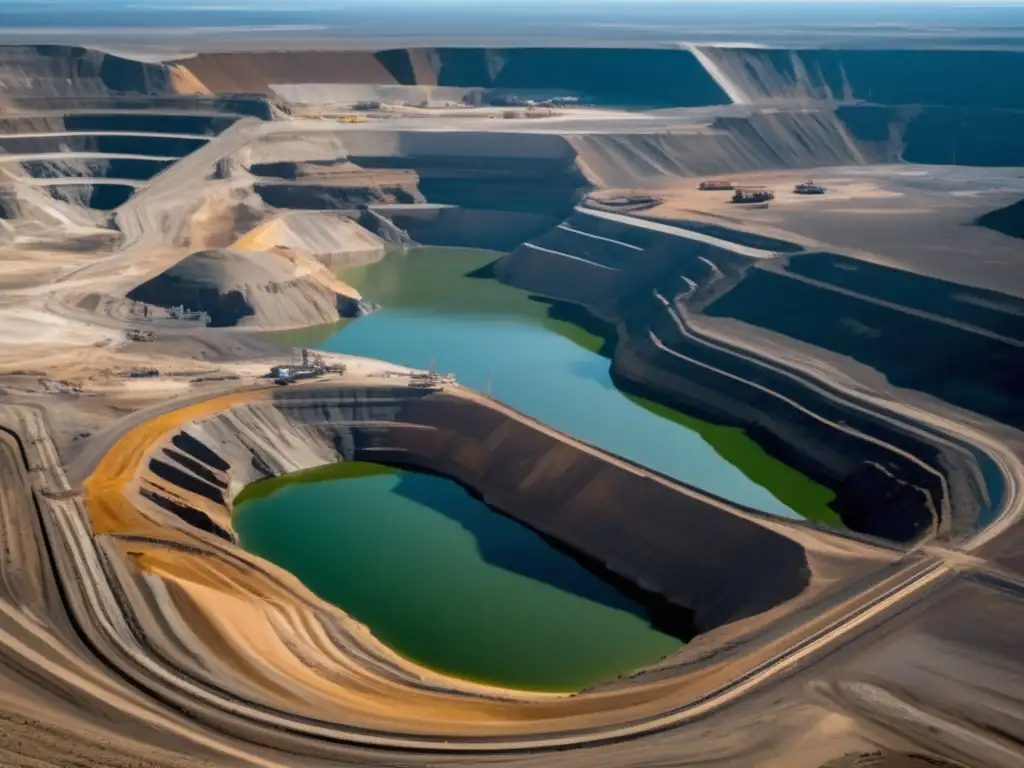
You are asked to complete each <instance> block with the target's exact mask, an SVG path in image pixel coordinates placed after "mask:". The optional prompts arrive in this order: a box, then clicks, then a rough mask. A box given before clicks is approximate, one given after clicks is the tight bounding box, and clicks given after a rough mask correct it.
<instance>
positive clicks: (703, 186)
mask: <svg viewBox="0 0 1024 768" xmlns="http://www.w3.org/2000/svg"><path fill="white" fill-rule="evenodd" d="M732 188H733V183H732V182H731V181H721V180H713V181H702V182H701V183H700V186H699V187H698V189H700V191H701V192H713V191H725V190H729V189H732Z"/></svg>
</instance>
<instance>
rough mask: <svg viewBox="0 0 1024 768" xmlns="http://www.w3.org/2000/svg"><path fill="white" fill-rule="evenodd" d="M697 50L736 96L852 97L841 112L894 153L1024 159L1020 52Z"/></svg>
mask: <svg viewBox="0 0 1024 768" xmlns="http://www.w3.org/2000/svg"><path fill="white" fill-rule="evenodd" d="M697 53H698V58H700V59H701V61H702V62H703V63H704V64H705V66H706V68H707V69H708V71H709V72H711V73H712V75H713V76H714V78H715V80H716V82H717V83H718V84H719V85H720V86H721V87H722V88H723V90H724V91H726V92H727V93H728V94H729V95H730V98H731V99H732V101H734V102H735V103H739V104H760V105H771V104H792V103H794V102H796V103H803V104H807V105H814V104H822V103H823V102H824V103H826V104H827V105H829V107H828V108H829V109H831V108H832V106H834V105H835V104H840V105H845V106H840V107H839V108H838V109H837V110H836V112H835V114H836V117H837V118H838V119H839V121H841V123H842V124H844V125H845V126H846V127H847V129H848V130H849V132H850V133H851V134H852V135H853V136H854V137H855V138H856V139H857V140H858V141H860V142H862V143H864V144H867V145H870V146H872V147H873V151H874V152H875V153H882V154H883V155H885V156H887V157H888V158H889V160H888V162H893V161H897V160H905V161H907V162H911V163H932V164H954V165H955V164H961V165H991V166H999V165H1019V164H1021V163H1022V162H1024V118H1022V113H1021V111H1020V110H1021V107H1022V106H1024V97H1022V96H1021V93H1022V86H1024V54H1022V53H1021V52H1019V51H980V50H978V51H956V50H931V51H930V50H898V51H897V50H859V51H855V50H800V51H786V50H770V49H742V48H711V47H709V48H700V49H698V51H697ZM882 162H886V161H882Z"/></svg>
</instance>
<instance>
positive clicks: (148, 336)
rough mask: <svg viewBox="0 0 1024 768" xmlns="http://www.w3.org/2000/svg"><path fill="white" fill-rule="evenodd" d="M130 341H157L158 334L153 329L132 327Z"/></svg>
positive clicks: (129, 333) (129, 332) (129, 334)
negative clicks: (142, 329) (143, 329)
mask: <svg viewBox="0 0 1024 768" xmlns="http://www.w3.org/2000/svg"><path fill="white" fill-rule="evenodd" d="M128 340H129V341H156V334H155V333H153V332H152V331H141V330H139V329H137V328H132V329H131V330H130V331H128Z"/></svg>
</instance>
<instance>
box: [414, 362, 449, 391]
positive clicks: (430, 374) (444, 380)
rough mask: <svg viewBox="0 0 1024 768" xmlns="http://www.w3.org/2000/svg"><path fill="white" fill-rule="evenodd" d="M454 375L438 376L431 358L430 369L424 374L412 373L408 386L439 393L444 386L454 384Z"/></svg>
mask: <svg viewBox="0 0 1024 768" xmlns="http://www.w3.org/2000/svg"><path fill="white" fill-rule="evenodd" d="M455 383H456V381H455V374H454V373H447V374H440V373H438V372H437V370H436V368H435V365H434V360H433V358H431V360H430V367H429V368H428V369H427V371H426V373H414V374H412V375H411V376H410V377H409V386H410V387H412V388H413V389H427V390H430V391H431V392H440V391H441V390H442V389H444V385H445V384H455Z"/></svg>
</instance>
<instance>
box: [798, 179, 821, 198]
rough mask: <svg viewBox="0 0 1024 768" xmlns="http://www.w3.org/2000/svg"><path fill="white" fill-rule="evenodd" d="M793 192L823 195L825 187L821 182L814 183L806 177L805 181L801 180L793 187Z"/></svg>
mask: <svg viewBox="0 0 1024 768" xmlns="http://www.w3.org/2000/svg"><path fill="white" fill-rule="evenodd" d="M793 194H795V195H824V194H825V187H823V186H821V184H815V183H814V182H813V181H811V180H810V179H808V180H807V181H804V182H801V183H800V184H797V185H796V186H795V187H793Z"/></svg>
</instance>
